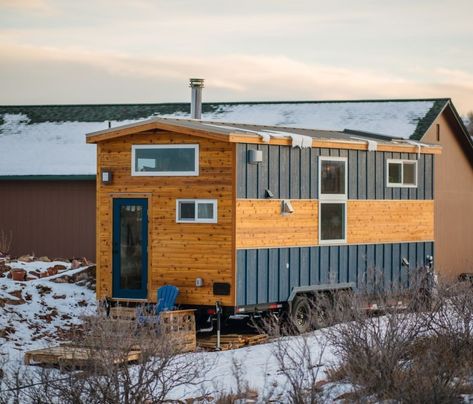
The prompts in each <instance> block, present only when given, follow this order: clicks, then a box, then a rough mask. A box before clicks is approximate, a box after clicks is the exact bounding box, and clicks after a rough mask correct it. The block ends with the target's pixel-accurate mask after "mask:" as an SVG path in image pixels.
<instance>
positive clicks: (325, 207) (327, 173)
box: [319, 156, 348, 244]
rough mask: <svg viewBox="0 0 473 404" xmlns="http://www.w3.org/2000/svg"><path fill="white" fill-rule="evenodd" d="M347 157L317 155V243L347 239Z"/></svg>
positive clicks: (332, 242) (344, 241)
mask: <svg viewBox="0 0 473 404" xmlns="http://www.w3.org/2000/svg"><path fill="white" fill-rule="evenodd" d="M347 197H348V159H347V158H346V157H325V156H320V157H319V243H320V244H341V243H346V241H347V236H346V235H347V202H346V201H347Z"/></svg>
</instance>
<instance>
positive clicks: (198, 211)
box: [176, 199, 218, 223]
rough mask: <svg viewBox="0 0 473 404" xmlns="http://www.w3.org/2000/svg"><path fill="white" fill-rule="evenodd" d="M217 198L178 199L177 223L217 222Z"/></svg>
mask: <svg viewBox="0 0 473 404" xmlns="http://www.w3.org/2000/svg"><path fill="white" fill-rule="evenodd" d="M217 218H218V212H217V200H216V199H177V200H176V222H177V223H217Z"/></svg>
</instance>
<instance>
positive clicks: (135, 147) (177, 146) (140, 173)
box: [131, 144, 199, 177]
mask: <svg viewBox="0 0 473 404" xmlns="http://www.w3.org/2000/svg"><path fill="white" fill-rule="evenodd" d="M139 149H194V150H195V161H194V165H195V170H194V171H136V170H135V166H136V165H135V160H136V150H139ZM131 175H132V176H134V177H187V176H189V177H192V176H198V175H199V145H198V144H159V145H158V144H146V145H144V144H140V145H136V144H134V145H132V146H131Z"/></svg>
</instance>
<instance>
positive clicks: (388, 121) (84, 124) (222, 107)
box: [0, 99, 447, 177]
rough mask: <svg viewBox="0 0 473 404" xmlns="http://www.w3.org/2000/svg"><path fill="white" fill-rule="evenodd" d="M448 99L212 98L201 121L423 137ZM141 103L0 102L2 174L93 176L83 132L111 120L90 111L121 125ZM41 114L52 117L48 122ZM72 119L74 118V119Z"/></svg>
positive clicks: (154, 112) (164, 112)
mask: <svg viewBox="0 0 473 404" xmlns="http://www.w3.org/2000/svg"><path fill="white" fill-rule="evenodd" d="M446 101H447V100H445V99H439V100H405V101H403V100H398V101H351V102H350V101H346V102H343V101H340V102H286V103H280V102H273V103H270V102H268V103H233V104H232V103H227V104H225V103H221V104H216V103H214V104H207V105H205V104H204V113H203V119H204V120H212V121H219V122H234V123H249V124H257V125H280V126H291V127H294V128H310V129H321V130H334V131H343V130H344V129H353V130H358V131H364V132H371V133H377V134H383V135H388V136H393V137H401V138H415V136H417V138H418V139H420V137H421V136H422V135H423V133H424V132H425V130H426V129H427V127H428V126H430V123H431V122H433V119H435V116H436V113H438V112H440V108H441V107H442V105H445V102H446ZM163 105H164V104H163ZM182 106H183V105H182V104H175V109H174V110H173V108H172V104H166V105H165V107H166V108H165V109H163V106H162V105H160V104H155V105H154V106H153V105H152V104H148V105H144V106H143V111H146V113H147V114H148V117H156V116H160V117H174V118H176V117H180V118H182V117H185V114H184V113H183V112H182ZM139 107H140V106H138V105H86V106H37V107H34V106H33V107H28V106H25V107H20V106H15V107H13V106H12V107H8V106H4V107H0V124H1V125H0V150H2V151H5V152H3V153H2V158H1V159H0V177H1V176H14V175H20V176H27V175H95V173H96V156H95V154H96V152H95V145H92V144H86V143H85V136H84V135H85V134H86V133H91V132H95V131H99V130H103V129H107V128H108V122H107V121H101V122H90V116H92V117H93V119H102V118H104V117H105V116H111V117H119V120H116V121H113V122H112V127H116V126H119V125H123V124H129V123H133V122H137V121H139V120H141V119H137V116H138V113H139V111H140V108H139ZM432 111H434V113H435V114H432ZM42 114H44V116H46V117H47V119H55V121H48V122H44V121H43V120H42V119H41V116H42ZM150 114H151V115H150ZM30 116H31V117H32V118H33V119H31V118H30ZM61 117H64V118H65V121H62V120H61V119H63V118H61ZM74 117H75V118H77V119H76V121H71V120H72V118H74ZM127 118H128V119H127ZM414 135H415V136H414ZM419 135H420V136H419Z"/></svg>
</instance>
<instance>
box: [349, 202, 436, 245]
mask: <svg viewBox="0 0 473 404" xmlns="http://www.w3.org/2000/svg"><path fill="white" fill-rule="evenodd" d="M433 239H434V202H433V201H348V202H347V241H348V243H350V244H363V243H386V242H394V241H397V242H401V241H420V240H422V241H431V240H433Z"/></svg>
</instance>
